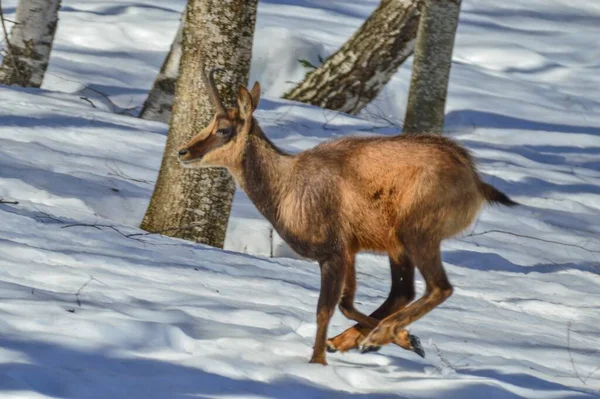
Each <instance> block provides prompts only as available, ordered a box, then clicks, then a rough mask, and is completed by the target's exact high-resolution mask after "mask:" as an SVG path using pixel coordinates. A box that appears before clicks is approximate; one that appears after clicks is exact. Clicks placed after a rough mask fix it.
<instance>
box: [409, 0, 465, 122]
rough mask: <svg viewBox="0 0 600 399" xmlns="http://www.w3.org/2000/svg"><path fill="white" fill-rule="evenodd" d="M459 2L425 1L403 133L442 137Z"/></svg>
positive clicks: (443, 0) (452, 0) (447, 0)
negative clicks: (433, 134)
mask: <svg viewBox="0 0 600 399" xmlns="http://www.w3.org/2000/svg"><path fill="white" fill-rule="evenodd" d="M460 2H461V0H425V1H424V4H423V7H422V10H421V22H420V24H419V32H418V35H417V44H416V48H415V57H414V61H413V67H412V76H411V80H410V92H409V96H408V104H407V107H406V116H405V118H404V128H403V130H404V132H406V133H440V134H441V133H442V132H443V130H444V110H445V107H446V95H447V93H448V80H449V77H450V66H451V64H452V50H453V48H454V37H455V36H456V28H457V26H458V17H459V14H460Z"/></svg>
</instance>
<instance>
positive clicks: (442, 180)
mask: <svg viewBox="0 0 600 399" xmlns="http://www.w3.org/2000/svg"><path fill="white" fill-rule="evenodd" d="M215 71H216V70H214V69H213V70H211V71H210V73H209V74H207V73H206V72H205V70H202V72H201V73H202V79H203V82H204V85H205V87H206V89H207V90H208V92H209V94H210V97H211V100H212V103H213V105H214V107H215V108H216V113H215V115H214V117H213V119H212V121H211V122H210V124H209V125H208V126H207V127H206V128H204V129H203V130H202V131H201V132H199V133H198V134H197V135H196V136H195V137H194V138H192V139H191V141H190V142H189V143H188V144H187V145H185V146H184V147H182V148H181V149H180V150H179V152H178V156H179V160H180V162H181V163H182V165H183V166H184V167H188V168H201V167H224V168H227V169H228V170H229V172H230V173H231V174H232V175H233V177H234V179H235V180H236V182H237V183H238V184H239V186H241V188H242V189H243V190H244V191H245V192H246V193H247V195H248V197H249V198H250V199H251V200H252V202H253V203H254V205H255V206H256V207H257V208H258V210H259V211H260V212H261V213H262V214H263V215H264V217H265V218H267V219H268V220H269V222H271V224H272V225H273V227H274V228H275V230H276V231H277V232H278V233H279V235H280V236H281V237H282V238H283V239H284V240H285V242H286V243H287V244H288V245H289V246H290V247H291V248H292V249H293V250H294V251H296V252H297V253H298V254H300V255H301V256H304V257H307V258H310V259H313V260H316V261H318V263H319V265H320V268H321V290H320V294H319V300H318V305H317V334H316V338H315V345H314V348H313V355H312V358H311V363H321V364H327V363H326V361H325V351H326V349H327V350H329V351H336V350H340V351H346V350H348V349H352V348H358V349H361V350H363V351H368V350H374V349H378V348H379V347H380V346H382V345H385V344H388V343H395V344H397V345H399V346H401V347H403V348H405V349H407V350H412V351H414V352H416V353H418V354H420V355H421V356H423V355H424V354H423V351H422V348H421V346H420V344H419V342H418V339H417V338H416V337H414V336H412V335H410V334H409V333H408V332H407V331H406V330H405V329H404V328H405V327H406V326H407V325H409V324H410V323H412V322H414V321H415V320H418V319H420V318H421V317H423V316H424V315H425V314H426V313H428V312H429V311H431V310H432V309H433V308H435V307H436V306H438V305H440V304H441V303H442V302H444V300H446V299H447V298H448V297H449V296H450V295H452V285H451V284H450V282H449V281H448V277H447V276H446V272H445V270H444V267H443V265H442V261H441V254H440V243H441V241H442V240H443V239H446V238H449V237H452V236H454V235H456V234H458V233H460V232H461V231H463V230H464V229H466V228H467V227H468V226H469V225H470V224H471V223H472V221H473V220H474V219H475V217H476V215H477V214H478V212H479V211H480V209H481V207H482V206H483V205H484V203H486V202H487V203H498V204H502V205H506V206H512V205H516V203H515V202H513V201H512V200H511V199H510V198H508V197H507V196H506V195H505V194H504V193H502V192H500V191H498V190H497V189H495V188H494V187H492V186H490V185H489V184H487V183H484V182H483V181H482V180H481V179H480V177H479V176H478V174H477V171H476V169H475V167H474V164H473V161H472V158H471V156H470V154H469V152H468V151H467V150H466V149H464V148H463V147H461V146H460V145H458V144H457V143H455V142H453V141H452V140H450V139H447V138H444V137H441V136H438V135H398V136H393V137H348V138H342V139H338V140H333V141H329V142H325V143H322V144H320V145H318V146H316V147H314V148H312V149H310V150H306V151H303V152H300V153H298V154H295V155H291V154H287V153H285V152H284V151H282V150H280V149H279V148H277V147H276V146H275V145H274V144H273V143H272V142H271V141H270V140H269V139H268V138H267V137H266V136H265V134H264V133H263V131H262V130H261V128H260V127H259V125H258V122H257V121H256V119H255V118H254V117H253V113H254V111H255V110H256V107H257V106H258V102H259V97H260V85H259V83H258V82H256V83H255V84H254V87H253V88H252V90H251V91H248V90H247V89H246V88H245V87H241V88H240V89H239V92H238V99H237V102H238V107H237V108H225V106H224V105H223V102H222V100H221V98H220V96H219V92H218V89H217V87H216V85H215V82H214V73H215ZM363 250H366V251H376V252H385V253H387V254H388V255H389V261H390V267H391V277H392V288H391V291H390V294H389V296H388V298H387V299H386V301H385V302H384V303H383V304H382V305H381V306H380V307H379V308H378V309H377V310H375V311H374V312H373V313H372V314H371V315H369V316H367V315H365V314H363V313H361V312H359V311H358V310H356V309H355V308H354V295H355V292H356V271H355V266H354V258H355V255H356V253H357V252H359V251H363ZM415 267H416V268H417V269H418V270H419V272H420V273H421V274H422V275H423V278H424V279H425V282H426V292H425V294H424V295H423V297H422V298H420V299H419V300H417V301H415V302H412V301H413V299H414V296H415V288H414V269H415ZM411 302H412V303H411ZM337 304H339V309H340V310H341V312H342V313H343V314H344V315H345V316H346V317H347V318H349V319H351V320H354V321H356V322H357V323H358V324H357V325H355V326H354V327H351V328H349V329H347V330H346V331H344V332H343V333H342V334H339V335H338V336H336V337H335V338H333V339H329V340H327V327H328V324H329V320H330V318H331V316H332V315H333V312H334V310H335V307H336V305H337Z"/></svg>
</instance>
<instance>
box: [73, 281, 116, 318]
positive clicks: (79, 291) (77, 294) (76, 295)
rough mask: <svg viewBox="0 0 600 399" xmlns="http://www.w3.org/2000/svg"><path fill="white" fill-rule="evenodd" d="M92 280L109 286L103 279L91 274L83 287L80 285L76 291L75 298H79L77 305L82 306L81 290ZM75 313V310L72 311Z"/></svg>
mask: <svg viewBox="0 0 600 399" xmlns="http://www.w3.org/2000/svg"><path fill="white" fill-rule="evenodd" d="M92 281H97V282H99V283H100V284H103V285H105V286H107V287H108V285H107V284H104V283H103V282H102V281H100V280H98V279H97V278H95V277H94V276H90V278H89V280H88V281H86V282H85V283H84V284H83V285H82V286H81V287H79V289H78V290H77V292H76V293H75V298H76V299H77V306H79V307H81V301H80V300H79V295H81V291H83V290H84V289H85V287H87V286H88V284H89V283H91V282H92ZM72 313H73V312H72Z"/></svg>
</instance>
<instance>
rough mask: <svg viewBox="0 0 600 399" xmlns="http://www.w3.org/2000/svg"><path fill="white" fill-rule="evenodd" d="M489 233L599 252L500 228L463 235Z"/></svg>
mask: <svg viewBox="0 0 600 399" xmlns="http://www.w3.org/2000/svg"><path fill="white" fill-rule="evenodd" d="M490 233H497V234H507V235H511V236H515V237H520V238H529V239H532V240H536V241H542V242H547V243H549V244H558V245H564V246H566V247H573V248H579V249H583V250H584V251H587V252H589V253H593V254H600V251H594V250H591V249H587V248H586V247H583V246H581V245H577V244H567V243H564V242H560V241H554V240H546V239H543V238H537V237H532V236H528V235H525V234H518V233H511V232H510V231H502V230H495V229H492V230H486V231H482V232H479V233H471V234H467V235H465V236H463V237H477V236H482V235H485V234H490Z"/></svg>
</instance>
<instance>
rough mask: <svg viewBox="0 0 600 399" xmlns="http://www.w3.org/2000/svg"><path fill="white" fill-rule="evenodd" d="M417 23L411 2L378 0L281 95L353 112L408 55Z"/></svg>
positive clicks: (414, 3)
mask: <svg viewBox="0 0 600 399" xmlns="http://www.w3.org/2000/svg"><path fill="white" fill-rule="evenodd" d="M418 25H419V10H418V7H417V0H382V1H381V3H380V4H379V7H377V9H376V10H375V11H374V12H373V13H372V14H371V16H370V17H369V18H368V19H367V20H366V21H365V23H364V24H363V25H362V26H361V27H360V29H359V30H358V31H357V32H356V33H354V35H352V37H351V38H350V40H348V41H347V42H346V43H345V44H344V45H343V46H342V47H341V48H340V49H339V50H338V51H337V52H336V53H334V54H332V55H331V56H330V57H329V58H327V59H326V60H325V62H324V63H323V64H322V65H321V66H320V67H318V68H317V69H316V70H314V71H313V72H312V73H310V74H308V75H307V76H306V77H305V78H304V80H303V81H302V82H301V83H300V84H299V85H298V86H296V87H295V88H294V89H293V90H291V91H289V92H288V93H286V94H285V95H284V98H286V99H288V100H295V101H300V102H303V103H307V104H312V105H317V106H319V107H323V108H328V109H333V110H337V111H343V112H347V113H349V114H357V113H358V112H359V111H360V110H361V109H363V108H364V106H365V105H367V104H368V103H369V102H371V100H373V99H374V98H375V97H376V96H377V94H379V92H380V91H381V90H382V89H383V87H384V86H385V84H386V83H387V82H388V81H389V80H390V79H391V77H392V76H393V75H394V73H395V72H396V71H397V70H398V68H399V67H400V65H402V63H403V62H404V60H406V58H407V57H408V56H410V55H411V54H412V52H413V49H414V44H415V38H416V34H417V27H418Z"/></svg>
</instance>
